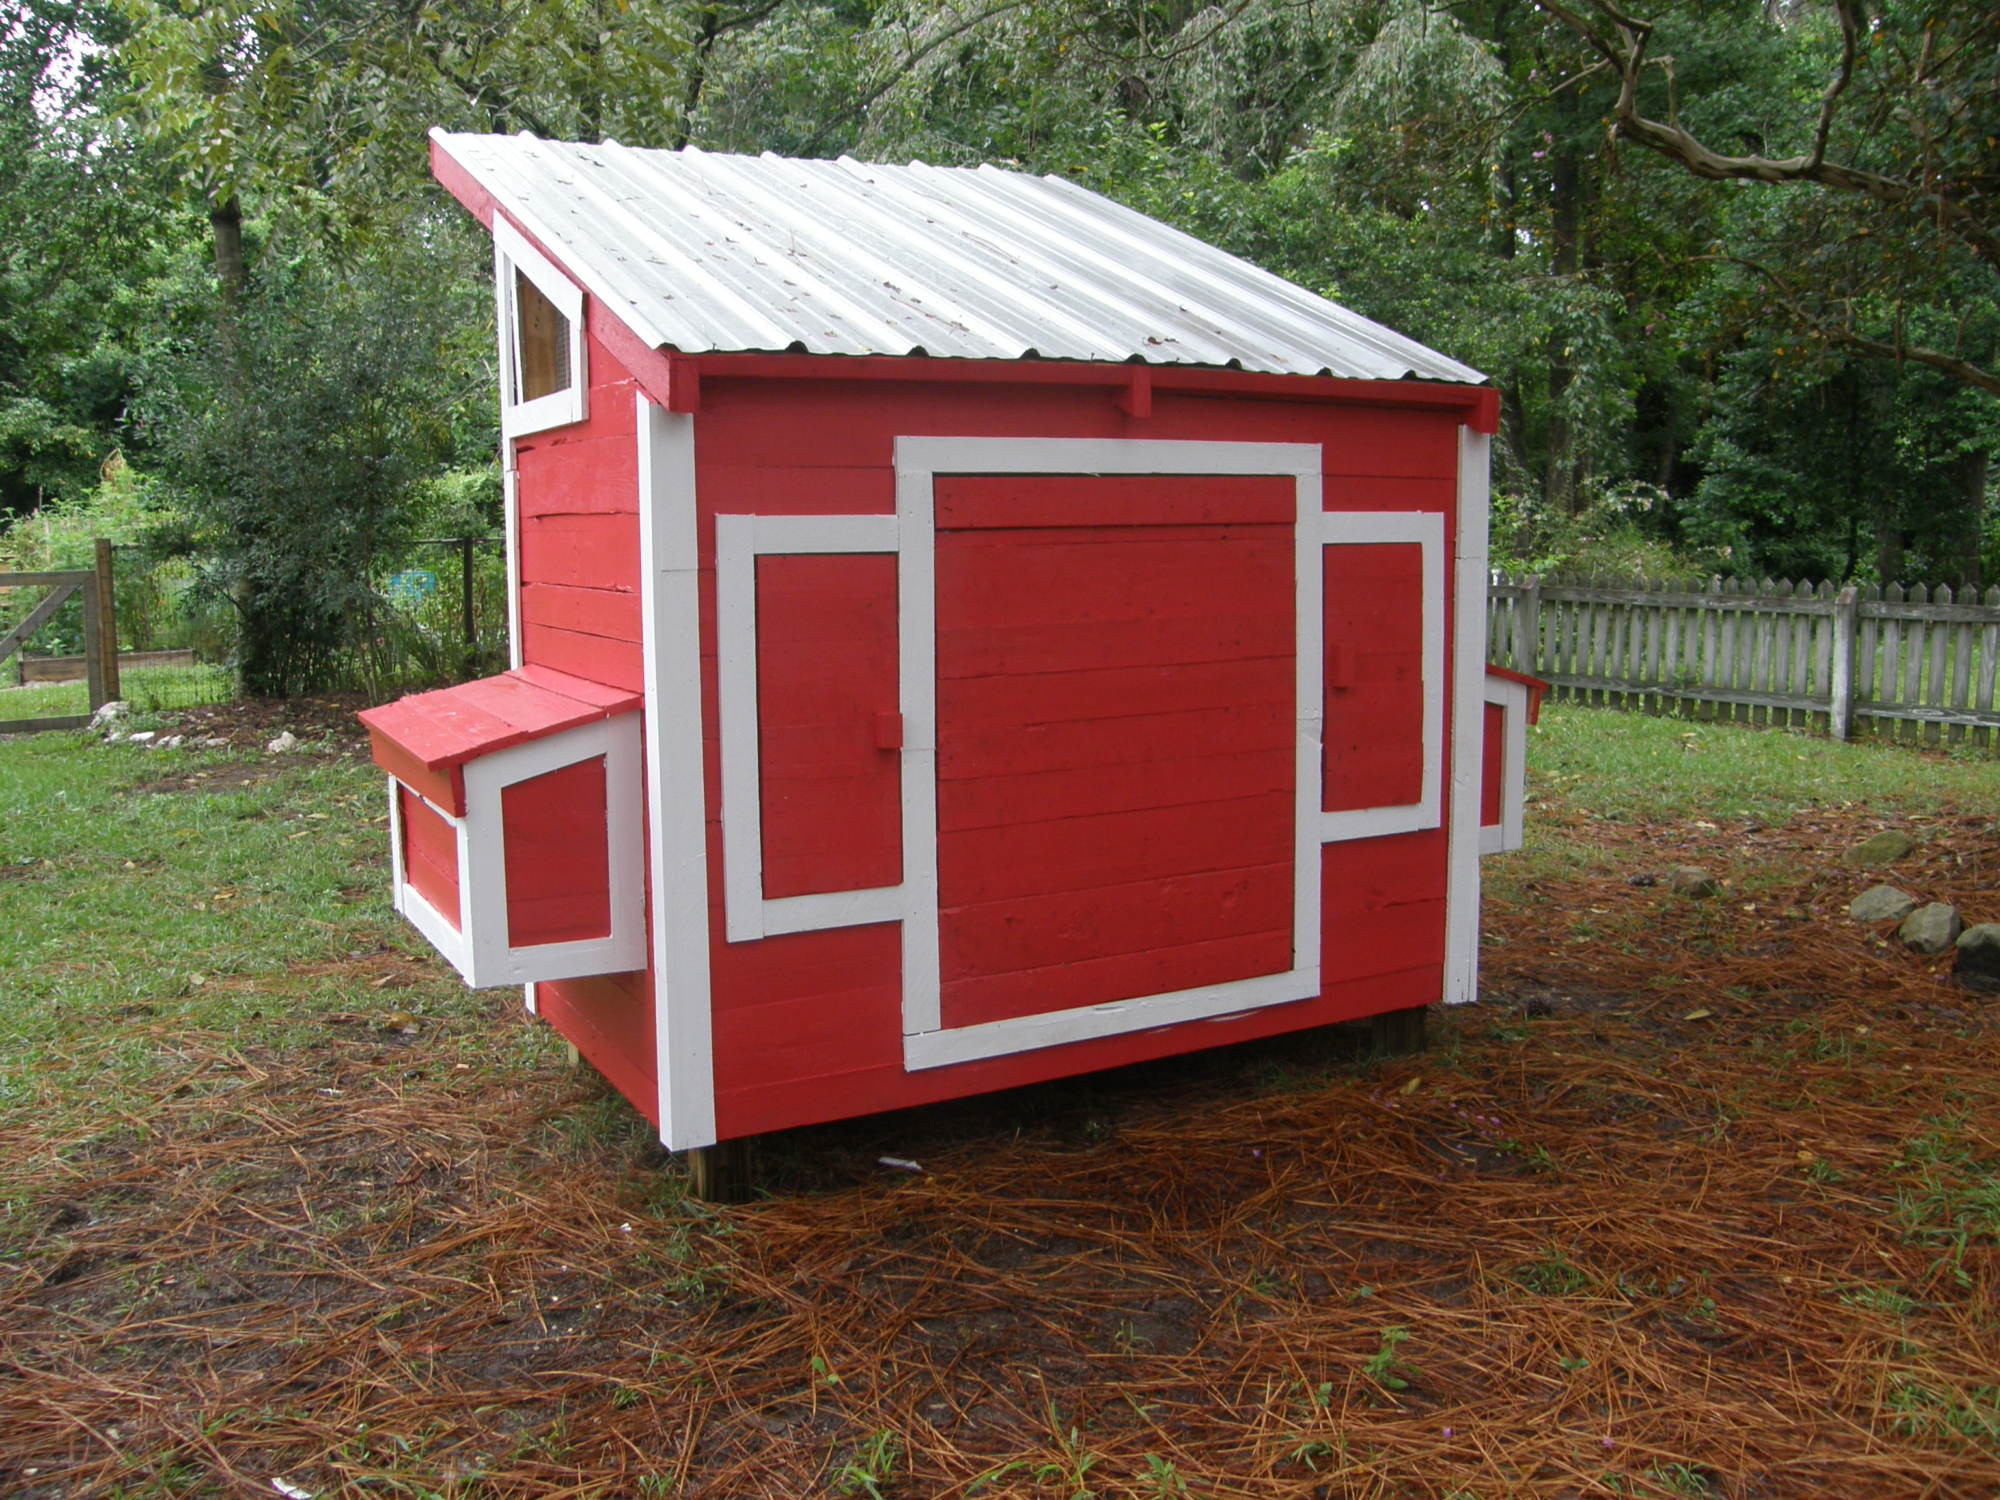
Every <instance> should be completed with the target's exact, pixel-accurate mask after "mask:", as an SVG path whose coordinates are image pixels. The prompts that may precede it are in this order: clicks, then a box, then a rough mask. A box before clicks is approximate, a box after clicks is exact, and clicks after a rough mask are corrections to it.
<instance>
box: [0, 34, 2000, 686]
mask: <svg viewBox="0 0 2000 1500" xmlns="http://www.w3.org/2000/svg"><path fill="white" fill-rule="evenodd" d="M0 91H4V99H0V507H4V508H5V510H6V511H7V512H8V513H10V514H12V515H17V516H18V515H22V514H25V513H28V512H31V511H33V510H34V509H35V508H36V507H37V506H41V505H47V504H65V503H67V504H81V503H86V502H87V500H88V497H89V496H90V495H91V494H92V493H93V492H94V491H95V490H97V489H98V487H99V486H100V485H101V484H102V483H103V479H104V475H105V473H106V462H107V459H109V458H110V457H111V455H113V454H114V453H115V454H118V455H121V456H122V458H123V460H124V462H125V463H126V464H127V465H129V472H130V473H131V474H135V475H137V476H139V477H140V479H141V480H142V481H143V485H144V488H145V493H146V494H147V495H148V497H149V500H148V503H149V504H150V505H151V506H152V508H153V513H154V514H155V515H156V518H157V522H158V525H157V527H156V530H157V532H158V534H159V535H160V536H161V537H162V538H164V539H166V540H167V541H168V542H171V543H173V544H175V545H179V546H181V547H183V548H186V549H189V550H191V551H193V552H194V553H196V554H197V555H199V556H200V557H201V558H202V560H203V562H204V565H205V567H207V569H208V570H209V574H210V576H211V577H212V579H213V581H214V584H215V587H216V588H217V589H218V590H221V591H223V592H224V593H226V594H227V596H228V597H229V598H230V599H231V600H232V601H233V603H234V605H235V607H236V609H237V610H238V613H239V617H240V619H241V620H242V622H243V623H244V625H245V626H246V637H245V639H246V654H245V666H246V669H247V671H248V674H249V676H250V678H251V680H252V682H253V683H254V684H255V685H258V686H263V687H275V688H280V689H284V688H300V687H307V686H311V685H314V684H316V683H319V682H322V681H325V680H326V679H327V678H328V676H329V674H330V673H334V672H336V671H337V659H338V655H339V650H340V648H341V646H342V644H343V642H344V641H345V640H346V639H347V638H348V637H349V636H350V635H351V634H352V632H353V631H354V630H355V629H357V628H365V622H366V620H367V617H368V612H369V597H370V595H369V588H370V580H371V579H372V578H373V577H374V576H375V574H376V573H377V572H379V565H380V563H381V561H382V559H383V558H385V557H387V556H389V555H392V554H393V552H394V549H395V548H396V547H397V546H398V545H399V544H400V543H401V542H402V541H403V540H404V539H406V538H407V537H408V536H409V535H410V534H411V531H412V528H413V527H417V526H419V525H421V524H429V522H428V520H427V519H426V518H427V517H428V516H430V515H431V514H432V511H427V510H426V508H425V507H426V506H430V507H432V510H433V511H434V509H435V507H436V506H437V505H439V504H449V505H455V506H459V507H461V508H470V509H471V510H475V511H476V510H477V509H478V507H480V506H482V505H483V506H487V507H490V506H491V505H492V504H493V496H494V494H495V493H496V491H495V487H494V486H493V484H492V483H491V465H492V452H493V431H492V426H493V416H492V403H493V397H492V380H491V369H490V365H491V360H492V354H491V342H490V318H491V311H490V309H491V302H490V299H489V298H488V297H487V295H486V292H485V288H484V278H485V275H486V270H485V260H484V257H483V252H482V250H481V247H480V245H479V243H478V237H477V236H476V234H474V233H472V232H470V231H469V230H468V228H467V226H466V225H465V224H464V223H463V222H461V220H460V217H459V216H458V215H457V214H456V212H455V210H452V209H451V208H450V206H449V205H448V204H446V203H445V202H444V201H443V197H442V194H441V193H439V192H438V191H437V190H436V189H435V188H434V187H432V186H431V185H429V184H428V182H427V180H426V177H425V150H424V142H423V132H424V130H425V129H426V128H427V127H428V126H430V125H433V124H442V125H445V126H447V127H450V128H456V129H479V130H494V131H516V130H528V131H532V132H535V133H537V134H543V135H549V136H557V137H564V138H570V139H586V140H594V139H603V138H615V139H618V140H620V141H623V142H625V143H626V144H628V145H644V146H664V147H676V146H680V145H685V144H688V143H694V144H697V145H700V146H702V147H703V148H704V149H708V150H720V151H762V150H775V151H779V152H784V153H792V154H807V155H828V154H837V153H842V152H846V153H851V154H853V155H856V156H860V157H863V158H870V157H873V158H879V159H907V158H911V157H917V158H922V159H924V160H929V161H934V162H942V163H970V162H977V161H1001V162H1008V163H1014V164H1018V165H1020V166H1021V167H1023V168H1026V169H1029V170H1033V171H1039V172H1055V173H1061V174H1064V175H1067V176H1070V177H1072V178H1074V179H1076V180H1078V181H1081V182H1083V183H1085V184H1087V185H1089V186H1091V187H1094V188H1096V189H1098V190H1099V191H1102V192H1105V193H1108V194H1109V195H1111V196H1113V197H1115V198H1118V199H1120V200H1122V201H1125V202H1127V203H1130V204H1132V205H1134V206H1135V207H1138V208H1140V209H1143V210H1145V211H1147V212H1149V213H1153V214H1156V215H1159V216H1161V217H1164V218H1166V219H1169V220H1171V221H1173V222H1175V223H1177V224H1180V225H1182V226H1183V227H1185V228H1187V229H1189V230H1191V231H1193V232H1195V233H1197V234H1200V235H1202V236H1204V237H1206V238H1208V239H1211V240H1213V241H1215V242H1217V243H1220V244H1222V245H1224V246H1226V247H1227V248H1229V249H1232V250H1235V251H1237V252H1239V253H1241V254H1244V255H1247V256H1249V257H1251V258H1252V259H1255V260H1257V261H1259V262H1261V263H1263V264H1265V265H1268V266H1270V267H1271V268H1272V269H1274V270H1277V271H1279V272H1281V273H1283V274H1285V275H1287V276H1290V277H1292V278H1294V279H1295V280H1298V281H1300V282H1301V283H1303V284H1305V285H1307V286H1310V287H1313V288H1315V289H1317V290H1321V291H1324V292H1326V293H1327V294H1328V295H1330V296H1333V297H1335V298H1337V299H1338V300H1340V301H1342V302H1344V303H1346V304H1348V305H1349V306H1352V307H1354V308H1355V309H1356V310H1358V311H1361V312H1363V313H1366V314H1368V315H1369V316H1371V317H1375V318H1378V319H1381V320H1382V321H1384V322H1387V323H1390V324H1392V325H1394V326H1396V327H1398V328H1400V329H1402V330H1404V331H1405V332H1408V333H1410V334H1412V335H1414V336H1416V337H1418V338H1420V339H1423V340H1424V341H1426V342H1428V343H1430V344H1433V345H1435V346H1436V347H1438V348H1440V349H1442V350H1444V351H1445V352H1447V353H1450V354H1452V355H1454V356H1456V357H1458V358H1460V359H1463V360H1465V361H1467V362H1469V363H1472V364H1474V365H1477V366H1478V367H1480V368H1481V369H1483V370H1486V371H1487V372H1489V373H1490V374H1491V375H1492V376H1493V377H1494V379H1495V380H1496V382H1497V383H1498V384H1499V385H1500V387H1501V390H1502V392H1503V398H1504V399H1503V421H1504V430H1503V434H1502V441H1501V443H1500V444H1499V445H1498V450H1497V451H1498V454H1499V473H1498V480H1499V484H1498V491H1499V497H1500V507H1499V508H1500V522H1501V525H1500V530H1499V534H1500V536H1501V537H1502V539H1503V541H1504V542H1505V543H1506V544H1507V545H1508V546H1509V547H1511V548H1512V549H1513V550H1514V553H1515V555H1516V557H1517V559H1518V560H1519V561H1520V562H1521V563H1523V564H1525V565H1548V564H1551V563H1557V562H1568V563H1582V564H1586V565H1590V564H1597V565H1614V564H1618V563H1628V564H1630V565H1633V566H1638V567H1643V568H1647V569H1654V570H1658V569H1664V568H1667V567H1670V566H1688V567H1700V568H1703V569H1711V568H1713V569H1720V570H1724V571H1730V572H1743V573H1766V572H1772V573H1783V574H1788V575H1806V574H1809V575H1812V576H1815V577H1818V576H1829V577H1836V578H1845V577H1852V576H1880V577H1903V578H1920V579H1929V580H1936V581H1950V582H1954V583H1956V582H1963V581H1973V580H1976V579H1980V578H1981V576H1982V571H1981V570H1982V568H1984V569H1985V570H1987V571H1988V572H1991V571H1992V570H1993V569H1994V567H1995V565H1996V563H2000V545H1996V527H1995V525H1994V522H1993V518H1992V513H1991V507H1990V506H1989V505H1988V497H1989V494H1990V491H1991V488H1992V483H1993V478H1992V472H1991V468H1990V465H1989V457H1990V455H1991V453H1992V451H1993V448H1994V445H1995V442H1996V436H2000V433H1996V422H1995V414H1996V411H2000V405H1996V401H2000V208H1996V197H2000V145H1996V142H2000V16H1996V13H1995V12H1994V11H1993V10H1992V8H1991V7H1990V6H1981V5H1974V4H1968V3H1961V0H1865V3H1864V0H1656V3H1653V4H1652V5H1651V7H1650V8H1649V10H1648V11H1647V13H1646V14H1644V15H1638V14H1633V13H1628V12H1626V11H1625V10H1623V9H1621V8H1620V6H1619V5H1614V4H1613V3H1611V0H1453V3H1426V0H1220V3H1213V4H1195V3H1192V0H1111V3H1106V0H836V3H828V4H804V3H797V0H738V3H732V4H710V3H696V0H107V3H100V0H4V5H0ZM482 320H484V321H482ZM440 496H442V497H445V498H444V499H443V500H440V498H439V497H440ZM259 641H263V642H265V643H266V645H265V646H264V647H262V648H259V647H258V646H257V643H258V642H259ZM272 642H276V643H277V644H276V645H271V644H270V643H272ZM260 650H261V651H262V654H261V655H260V654H259V651H260Z"/></svg>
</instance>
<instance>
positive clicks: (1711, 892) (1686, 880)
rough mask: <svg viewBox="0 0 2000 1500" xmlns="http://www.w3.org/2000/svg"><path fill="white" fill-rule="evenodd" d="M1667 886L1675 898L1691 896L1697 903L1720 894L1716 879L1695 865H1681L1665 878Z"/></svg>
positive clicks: (1720, 888)
mask: <svg viewBox="0 0 2000 1500" xmlns="http://www.w3.org/2000/svg"><path fill="white" fill-rule="evenodd" d="M1667 886H1668V888H1669V889H1671V890H1672V891H1673V893H1674V894H1675V895H1676V896H1692V897H1693V898H1694V899H1695V900H1697V901H1706V900H1708V899H1709V898H1710V897H1711V896H1719V895H1721V894H1722V886H1721V885H1720V884H1719V883H1718V882H1717V881H1716V878H1715V877H1714V876H1713V875H1711V874H1709V873H1708V871H1706V870H1704V869H1701V868H1700V867H1699V866H1697V865H1682V866H1681V867H1680V868H1679V869H1677V870H1675V871H1674V872H1673V873H1672V874H1671V875H1669V876H1668V877H1667Z"/></svg>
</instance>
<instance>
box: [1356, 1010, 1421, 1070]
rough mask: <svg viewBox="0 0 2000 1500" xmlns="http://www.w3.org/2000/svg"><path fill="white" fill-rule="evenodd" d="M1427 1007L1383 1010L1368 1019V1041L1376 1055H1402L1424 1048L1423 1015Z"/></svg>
mask: <svg viewBox="0 0 2000 1500" xmlns="http://www.w3.org/2000/svg"><path fill="white" fill-rule="evenodd" d="M1426 1013H1427V1008H1426V1007H1425V1006H1421V1005H1415V1006H1411V1007H1410V1008H1409V1009H1408V1010H1391V1011H1385V1012H1383V1014H1381V1015H1379V1016H1371V1017H1370V1018H1369V1021H1368V1031H1369V1042H1370V1043H1371V1045H1372V1047H1373V1050H1374V1052H1375V1054H1376V1055H1377V1056H1378V1057H1402V1056H1405V1055H1406V1054H1408V1053H1412V1052H1421V1051H1423V1050H1424V1016H1425V1014H1426Z"/></svg>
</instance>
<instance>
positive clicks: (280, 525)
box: [153, 236, 478, 696]
mask: <svg viewBox="0 0 2000 1500" xmlns="http://www.w3.org/2000/svg"><path fill="white" fill-rule="evenodd" d="M456 249H457V247H456V245H455V243H454V242H453V240H452V239H451V238H450V237H448V236H440V237H439V239H438V240H437V241H436V242H434V243H432V244H416V245H410V246H406V247H404V248H403V250H402V252H401V253H400V254H399V255H397V256H396V257H395V258H393V259H392V258H391V253H390V251H389V250H388V249H387V247H384V249H383V250H382V251H380V252H379V253H378V255H377V258H376V261H375V264H374V265H373V266H372V267H371V274H370V275H369V276H367V277H365V278H361V277H350V276H348V275H346V274H343V271H342V269H341V268H340V267H338V266H336V265H333V264H330V263H328V261H327V260H326V259H325V258H324V257H323V256H321V255H319V254H315V253H313V252H312V251H311V250H310V249H307V250H305V251H304V252H303V253H301V254H299V255H298V256H296V257H295V258H293V259H292V260H290V261H289V262H288V263H286V264H283V265H278V266H271V265H268V261H269V259H270V257H269V256H268V255H267V268H266V270H265V271H264V273H263V274H262V276H261V277H260V278H259V280H258V282H257V283H256V285H255V287H254V289H253V295H252V296H251V297H250V298H249V300H248V301H247V302H246V303H245V304H244V305H243V306H242V308H241V310H240V318H239V322H238V324H237V326H236V328H235V330H234V332H233V334H232V335H230V336H227V337H224V336H218V337H216V338H214V339H212V340H211V341H209V342H208V343H207V345H206V347H202V348H198V349H195V350H191V351H189V353H188V355H187V356H186V357H185V359H184V360H183V361H182V362H181V363H180V364H179V365H178V366H177V368H176V369H175V370H174V375H175V377H176V384H175V385H174V386H173V387H172V388H171V389H170V390H168V391H166V392H164V393H163V399H162V402H161V405H160V406H159V407H158V408H157V409H156V410H155V412H154V414H153V420H154V423H155V425H156V428H157V430H158V433H159V442H160V445H161V449H162V453H163V456H164V458H165V460H166V463H165V468H166V471H167V482H168V486H169V488H170V491H171V493H172V494H173V496H174V499H175V501H176V502H177V506H178V508H179V509H180V511H181V512H182V513H183V514H185V515H186V516H187V517H188V519H189V523H190V528H191V536H190V541H191V543H192V544H193V546H194V547H195V549H196V551H197V553H198V555H199V556H200V558H201V563H202V576H203V581H204V583H205V585H206V586H207V587H208V588H209V589H210V590H211V591H213V593H214V594H216V595H217V596H219V597H223V598H226V599H228V600H229V601H230V603H231V605H232V607H233V608H234V610H235V613H236V616H237V622H238V628H239V634H238V640H239V643H240V645H239V668H240V670H241V673H242V677H243V682H244V685H245V687H246V688H248V689H249V690H251V691H252V692H259V693H268V694H272V695H276V696H285V695H288V694H291V693H295V692H306V691H313V690H316V689H320V688H325V687H329V686H332V685H334V684H336V683H337V682H340V681H341V680H343V678H344V676H346V675H348V673H349V671H350V663H349V657H350V655H351V654H353V653H360V654H361V655H362V657H363V658H364V660H365V658H366V656H367V653H368V652H369V651H370V649H371V647H372V646H373V645H374V643H375V640H376V634H375V632H376V629H377V626H378V624H379V618H380V614H381V601H380V599H379V598H378V596H377V594H376V591H375V589H376V580H377V577H378V574H379V572H380V570H381V567H380V565H381V564H382V563H383V562H384V561H385V560H386V559H387V558H388V557H389V556H390V555H391V554H392V553H393V552H394V551H395V550H396V549H397V548H399V547H400V546H401V545H402V544H403V543H404V542H405V541H406V540H407V539H408V538H409V537H410V535H411V532H412V523H413V521H414V520H415V518H416V517H415V513H414V512H413V509H412V507H411V505H410V504H409V501H410V497H411V496H412V494H413V493H414V492H415V490H416V487H417V486H418V484H419V483H420V482H421V481H424V480H426V479H432V480H435V479H436V478H437V477H438V476H439V475H440V474H441V473H442V472H443V471H444V470H445V469H446V467H447V466H448V464H449V463H450V461H451V459H452V458H453V457H454V447H455V444H456V442H457V438H458V432H459V427H460V422H459V412H458V410H457V407H458V405H459V403H461V402H462V401H464V400H465V399H467V393H466V391H465V388H464V387H463V386H462V385H461V383H460V382H459V380H458V379H457V378H455V377H456V376H457V373H458V371H459V370H460V369H462V368H463V364H464V362H465V360H466V356H467V353H468V351H467V349H466V347H465V343H466V339H467V334H468V330H469V329H475V328H477V326H478V324H477V315H476V312H475V307H476V302H475V298H476V297H477V296H478V289H477V284H476V283H475V282H473V281H472V280H471V279H470V277H469V276H467V275H466V274H465V268H464V263H463V262H462V261H458V260H457V259H456V254H455V251H456Z"/></svg>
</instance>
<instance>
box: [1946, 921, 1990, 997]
mask: <svg viewBox="0 0 2000 1500" xmlns="http://www.w3.org/2000/svg"><path fill="white" fill-rule="evenodd" d="M1957 946H1958V959H1957V961H1956V963H1955V964H1954V965H1953V967H1952V971H1951V972H1952V975H1953V977H1954V978H1956V979H1957V980H1958V982H1959V983H1960V984H1962V985H1964V986H1966V987H1967V988H1968V989H1975V990H1980V991H1982V992H1983V993H1985V994H1988V995H1996V994H2000V922H1981V923H1979V924H1977V925H1976V926H1973V927H1968V928H1966V929H1965V931H1964V932H1962V933H1960V934H1959V938H1958V945H1957Z"/></svg>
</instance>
